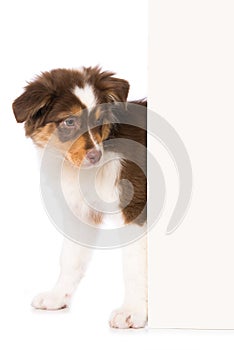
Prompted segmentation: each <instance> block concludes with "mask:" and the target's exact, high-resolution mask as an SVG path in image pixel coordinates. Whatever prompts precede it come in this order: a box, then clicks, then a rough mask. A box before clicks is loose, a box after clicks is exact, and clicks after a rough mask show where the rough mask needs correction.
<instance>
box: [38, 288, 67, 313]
mask: <svg viewBox="0 0 234 350" xmlns="http://www.w3.org/2000/svg"><path fill="white" fill-rule="evenodd" d="M69 299H70V296H69V295H68V294H64V293H61V292H60V293H59V292H57V291H50V292H45V293H41V294H38V295H37V296H35V298H34V299H33V301H32V304H31V305H32V306H33V307H34V308H35V309H41V310H60V309H64V308H65V307H67V306H68V304H69Z"/></svg>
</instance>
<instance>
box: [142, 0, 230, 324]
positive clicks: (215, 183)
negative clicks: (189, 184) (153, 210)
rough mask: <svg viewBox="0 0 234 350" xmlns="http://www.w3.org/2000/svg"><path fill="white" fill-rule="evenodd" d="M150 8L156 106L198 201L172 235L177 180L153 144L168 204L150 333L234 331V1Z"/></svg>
mask: <svg viewBox="0 0 234 350" xmlns="http://www.w3.org/2000/svg"><path fill="white" fill-rule="evenodd" d="M150 2H151V9H150V55H149V107H150V109H152V110H154V111H156V112H157V113H158V114H159V115H161V116H162V117H164V118H165V119H166V120H167V121H168V122H169V123H170V124H171V125H172V126H173V127H174V128H175V130H176V131H177V132H178V133H179V135H180V137H181V138H182V140H183V142H184V143H185V145H186V148H187V151H188V153H189V156H190V159H191V162H192V168H193V196H192V202H191V206H190V208H189V211H188V213H187V216H186V218H185V220H184V221H183V223H182V224H181V225H180V226H179V228H178V229H177V230H176V231H175V232H174V233H172V234H171V235H166V234H165V229H166V227H167V224H168V222H169V219H170V216H171V213H172V210H173V207H174V205H175V201H176V196H177V194H178V179H177V174H176V171H175V169H174V165H173V163H172V161H171V160H170V156H169V154H168V152H166V151H165V150H163V147H162V146H161V145H158V143H157V142H153V141H152V142H151V143H150V147H151V148H152V149H153V152H154V154H155V157H156V159H158V161H159V162H160V164H161V167H162V170H163V173H164V176H165V180H166V186H167V201H166V205H165V210H164V213H163V215H162V218H161V220H160V221H159V224H158V225H157V226H156V228H155V229H154V230H153V231H151V232H150V234H149V326H150V327H156V328H160V327H163V328H164V327H165V328H201V329H203V328H204V329H205V328H208V329H209V328H211V329H217V328H218V329H219V328H221V329H225V328H227V329H229V328H230V329H234V283H233V270H234V254H233V248H234V220H233V218H234V205H233V203H234V181H233V180H234V166H233V162H234V157H233V154H234V122H233V120H234V101H233V93H234V45H233V42H234V41H233V35H234V34H233V33H234V21H233V14H234V3H233V1H228V0H224V1H211V0H206V1H204V0H203V1H202V0H197V1H186V0H184V1H183V0H177V1H174V0H157V1H154V0H150ZM157 145H158V147H157ZM150 167H151V165H150V164H149V171H150ZM175 188H176V189H177V190H175ZM155 200H157V199H156V198H155ZM149 205H151V206H152V205H154V203H149Z"/></svg>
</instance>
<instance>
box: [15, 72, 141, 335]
mask: <svg viewBox="0 0 234 350" xmlns="http://www.w3.org/2000/svg"><path fill="white" fill-rule="evenodd" d="M128 92H129V83H128V82H127V81H126V80H123V79H119V78H116V77H114V74H113V73H112V72H107V71H102V70H101V69H100V68H99V67H94V68H92V67H89V68H82V69H81V70H69V69H56V70H52V71H50V72H45V73H42V74H41V75H40V76H38V77H36V79H35V80H34V81H32V82H31V83H29V84H28V85H27V86H26V88H25V91H24V92H23V94H22V95H21V96H19V97H18V98H17V99H16V100H15V101H14V103H13V112H14V115H15V118H16V120H17V122H19V123H23V122H24V123H25V124H24V125H25V131H26V136H27V137H30V138H31V139H32V140H33V142H34V143H35V145H36V146H37V148H38V149H47V148H48V145H50V147H52V148H55V149H56V150H57V151H58V153H59V154H60V155H61V157H62V158H63V160H64V162H63V167H62V175H61V186H62V188H63V193H64V197H65V199H66V202H67V203H68V206H69V207H70V208H71V210H72V211H73V212H74V214H75V215H76V216H77V217H78V218H79V220H80V221H82V222H83V223H85V225H91V226H92V227H94V228H95V230H97V232H99V231H98V230H100V229H105V228H106V227H107V226H108V225H109V227H111V228H116V229H117V230H114V231H113V232H114V233H113V234H116V235H117V233H115V232H118V228H119V230H121V229H122V228H123V227H125V226H126V227H128V229H129V232H130V236H131V239H130V240H129V241H128V238H126V237H127V236H124V237H125V238H126V240H125V244H122V245H124V247H123V248H122V250H123V265H124V280H125V298H124V301H123V305H122V307H120V308H119V309H117V310H115V311H114V312H113V313H112V314H111V317H110V326H111V327H114V328H140V327H144V326H145V324H146V322H147V244H146V237H145V235H142V236H139V235H137V233H136V235H135V236H134V233H135V232H137V228H139V227H141V228H142V227H143V231H144V232H145V227H146V151H145V148H146V108H145V107H146V101H145V100H141V101H133V102H131V103H129V102H127V96H128ZM139 110H140V112H139ZM116 141H118V142H116ZM126 141H127V143H126ZM137 145H139V146H141V147H137ZM94 170H95V177H93V176H92V175H93V173H94ZM84 171H86V173H85V176H83V184H82V193H81V191H79V190H77V186H76V181H77V174H78V173H83V172H84ZM47 176H48V177H50V174H49V172H48V174H47ZM57 176H60V174H57ZM51 179H52V178H51ZM91 179H95V180H94V181H95V186H96V189H97V192H98V196H99V197H100V198H101V199H102V201H104V202H105V203H107V207H108V205H109V203H112V202H115V203H117V206H118V208H119V210H118V211H117V212H114V213H113V212H108V211H103V210H102V209H101V208H100V206H99V204H98V203H99V202H98V201H97V199H96V197H97V196H93V197H95V200H94V199H93V198H92V196H91V199H89V203H87V200H86V199H87V197H89V196H90V193H92V194H93V190H92V189H93V184H92V180H91ZM51 181H52V182H53V179H52V180H51ZM52 182H51V183H52ZM129 184H130V185H129ZM55 198H56V193H55ZM78 226H79V225H78ZM77 230H78V231H79V227H77ZM81 234H82V235H83V237H86V236H85V235H86V233H85V232H81ZM122 235H125V234H122ZM121 237H123V236H121ZM121 239H122V238H121ZM127 243H130V244H127ZM91 254H92V248H91V247H89V246H87V245H85V244H84V245H82V244H78V243H75V242H74V240H70V239H68V238H65V239H64V244H63V248H62V253H61V261H60V265H61V271H60V276H59V279H58V281H57V283H56V285H55V286H54V288H53V289H52V290H51V291H49V292H45V293H42V294H39V295H38V296H36V297H35V298H34V299H33V301H32V306H33V307H34V308H36V309H43V310H57V309H61V308H64V307H67V306H68V305H69V302H70V299H71V296H72V293H73V292H74V290H75V288H76V286H77V285H78V284H79V282H80V280H81V278H82V276H83V275H84V273H85V270H86V267H87V265H88V262H89V261H90V258H91Z"/></svg>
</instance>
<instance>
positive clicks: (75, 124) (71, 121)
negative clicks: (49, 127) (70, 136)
mask: <svg viewBox="0 0 234 350" xmlns="http://www.w3.org/2000/svg"><path fill="white" fill-rule="evenodd" d="M62 126H63V127H65V128H79V127H80V120H79V118H77V117H69V118H67V119H65V120H64V121H63V122H62Z"/></svg>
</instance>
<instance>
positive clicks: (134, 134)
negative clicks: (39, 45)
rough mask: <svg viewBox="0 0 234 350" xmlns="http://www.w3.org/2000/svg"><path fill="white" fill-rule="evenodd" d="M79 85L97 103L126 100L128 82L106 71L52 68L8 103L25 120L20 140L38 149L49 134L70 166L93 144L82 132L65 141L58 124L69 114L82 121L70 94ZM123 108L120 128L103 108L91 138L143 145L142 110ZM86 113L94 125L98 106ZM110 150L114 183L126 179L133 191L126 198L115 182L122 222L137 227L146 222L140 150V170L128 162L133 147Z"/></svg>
mask: <svg viewBox="0 0 234 350" xmlns="http://www.w3.org/2000/svg"><path fill="white" fill-rule="evenodd" d="M85 84H90V85H92V87H93V90H94V93H95V96H96V99H97V102H98V104H104V103H113V102H114V101H115V102H126V100H127V96H128V90H129V84H128V82H127V81H126V80H123V79H119V78H115V77H113V73H111V72H102V71H101V69H100V68H99V67H94V68H91V67H89V68H83V70H81V71H78V70H71V69H56V70H52V71H51V72H45V73H43V74H42V75H41V76H38V77H37V78H36V79H35V80H34V81H33V82H31V83H30V84H29V85H27V86H26V88H25V91H24V93H23V94H22V95H21V96H20V97H18V98H17V99H16V100H15V101H14V103H13V111H14V114H15V118H16V120H17V122H20V123H22V122H25V132H26V136H29V137H31V138H32V139H33V140H34V142H35V143H36V144H37V145H38V146H40V147H43V146H45V145H46V144H47V142H48V141H49V140H50V138H51V137H52V135H53V142H54V145H56V147H58V148H60V149H61V150H62V151H63V152H64V155H65V156H66V158H67V159H68V160H69V161H70V162H71V163H73V164H74V165H76V166H79V165H80V164H81V162H82V160H83V159H84V157H85V156H86V154H87V151H88V150H89V149H90V148H92V147H93V144H92V142H91V141H90V136H89V134H88V133H87V132H84V133H83V134H82V135H79V133H77V134H74V135H73V136H72V137H70V136H69V135H68V136H69V137H67V136H66V128H64V124H63V122H64V120H65V119H67V118H68V117H70V116H75V117H79V118H81V119H80V120H82V121H84V120H85V116H84V115H83V114H84V113H85V112H84V111H85V108H86V106H85V105H84V104H83V103H82V101H80V100H79V98H78V97H76V96H75V95H74V94H73V93H72V90H73V89H74V88H75V87H76V86H78V87H80V88H82V87H84V86H85ZM134 103H135V105H138V106H139V105H140V106H142V107H143V106H144V107H145V106H146V101H135V102H134ZM125 107H126V106H123V108H119V110H118V111H117V113H116V114H117V115H116V116H115V117H116V118H117V119H118V120H119V121H120V124H117V123H115V122H114V119H113V120H112V115H111V113H110V118H109V112H108V109H107V110H106V111H105V116H107V117H105V123H107V124H104V125H100V126H96V125H95V124H94V126H93V127H92V133H93V135H94V137H95V140H96V141H97V142H98V143H102V142H103V141H104V140H106V139H109V140H111V139H115V138H119V139H130V140H134V141H135V142H137V143H140V144H142V145H143V146H144V147H146V131H145V130H144V129H146V110H145V108H142V109H140V111H139V110H138V109H137V110H136V109H134V105H128V107H127V108H125ZM92 113H94V116H93V117H94V118H93V120H96V122H97V121H98V120H99V119H100V118H101V114H102V107H100V106H98V107H96V108H95V109H94V111H92ZM108 118H109V119H108ZM121 120H122V123H121ZM126 120H129V121H130V120H131V121H132V123H133V124H135V122H136V121H137V124H138V127H137V126H133V125H130V124H131V123H130V124H129V125H126V124H125V123H126ZM123 122H124V123H123ZM64 129H65V131H64ZM64 132H65V134H64ZM109 147H111V145H109ZM111 150H112V151H114V152H118V153H122V154H123V155H124V158H125V160H123V161H122V171H121V175H120V180H123V179H127V180H128V181H129V182H130V183H131V184H132V186H133V190H134V194H133V198H132V199H131V193H132V191H131V190H129V186H128V185H127V184H126V182H125V183H122V184H120V201H121V208H122V211H123V214H124V217H125V222H126V223H130V222H135V223H137V224H139V225H141V224H143V223H144V222H145V220H146V208H145V206H146V176H145V174H144V172H146V151H145V148H143V150H142V151H140V152H139V154H137V159H138V162H139V164H140V167H139V166H138V165H136V164H135V163H134V162H133V161H131V159H132V157H133V155H135V149H134V148H133V149H131V147H130V149H126V147H124V145H123V147H122V148H121V143H120V145H119V146H118V149H115V148H113V149H111ZM142 169H143V170H144V171H143V170H142ZM130 199H131V200H130ZM129 200H130V202H129ZM126 204H127V205H126ZM91 219H92V220H93V221H94V222H98V223H99V222H100V220H101V219H102V216H101V214H100V213H92V214H91Z"/></svg>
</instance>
